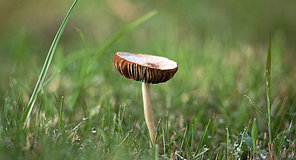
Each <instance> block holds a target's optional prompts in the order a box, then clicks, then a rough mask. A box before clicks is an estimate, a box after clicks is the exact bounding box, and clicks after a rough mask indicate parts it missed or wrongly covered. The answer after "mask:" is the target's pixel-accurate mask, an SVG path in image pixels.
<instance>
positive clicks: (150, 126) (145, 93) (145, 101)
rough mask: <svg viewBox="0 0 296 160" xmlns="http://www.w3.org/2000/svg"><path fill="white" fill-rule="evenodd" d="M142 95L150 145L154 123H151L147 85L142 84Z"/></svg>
mask: <svg viewBox="0 0 296 160" xmlns="http://www.w3.org/2000/svg"><path fill="white" fill-rule="evenodd" d="M142 94H143V104H144V114H145V120H146V124H147V127H148V130H149V135H150V139H151V142H152V144H154V140H155V129H154V123H153V117H152V106H151V98H150V85H149V83H145V82H142Z"/></svg>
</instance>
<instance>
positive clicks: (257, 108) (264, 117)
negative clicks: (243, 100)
mask: <svg viewBox="0 0 296 160" xmlns="http://www.w3.org/2000/svg"><path fill="white" fill-rule="evenodd" d="M245 97H247V98H248V100H249V102H250V103H251V104H252V106H253V107H254V108H255V110H256V111H257V112H258V114H259V115H260V116H261V118H262V119H264V121H265V122H266V123H268V120H267V118H266V116H265V115H264V114H263V111H262V110H261V109H260V107H259V106H258V105H257V104H256V102H254V101H253V100H252V99H251V97H249V96H247V95H245Z"/></svg>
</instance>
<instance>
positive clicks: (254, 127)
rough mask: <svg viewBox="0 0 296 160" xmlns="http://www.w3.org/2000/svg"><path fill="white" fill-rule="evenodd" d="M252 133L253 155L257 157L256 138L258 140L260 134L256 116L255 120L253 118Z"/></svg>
mask: <svg viewBox="0 0 296 160" xmlns="http://www.w3.org/2000/svg"><path fill="white" fill-rule="evenodd" d="M251 134H252V140H253V156H254V158H255V157H256V155H255V153H256V140H257V136H258V129H257V122H256V118H254V120H253V124H252V132H251Z"/></svg>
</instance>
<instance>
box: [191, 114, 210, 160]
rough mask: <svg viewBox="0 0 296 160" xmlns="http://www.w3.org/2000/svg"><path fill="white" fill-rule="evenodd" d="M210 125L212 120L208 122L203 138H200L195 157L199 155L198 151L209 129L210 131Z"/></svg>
mask: <svg viewBox="0 0 296 160" xmlns="http://www.w3.org/2000/svg"><path fill="white" fill-rule="evenodd" d="M210 124H211V119H210V120H209V122H208V124H207V126H206V128H205V131H204V132H203V134H202V136H201V138H200V141H199V143H198V146H197V148H196V151H195V155H197V152H198V150H199V149H200V147H201V145H202V144H203V141H204V139H205V136H206V135H207V133H208V129H209V126H210Z"/></svg>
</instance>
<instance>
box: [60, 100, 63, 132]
mask: <svg viewBox="0 0 296 160" xmlns="http://www.w3.org/2000/svg"><path fill="white" fill-rule="evenodd" d="M63 108H64V96H62V98H61V107H60V112H59V130H60V131H61V130H62V126H63Z"/></svg>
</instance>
